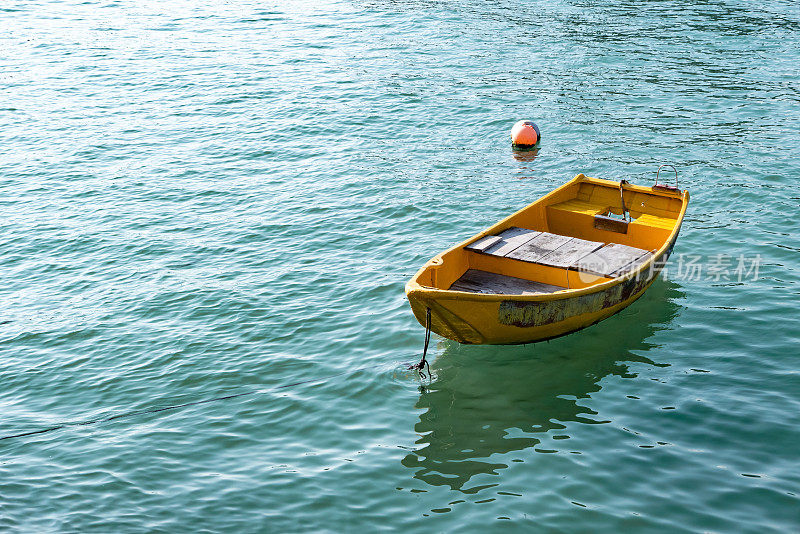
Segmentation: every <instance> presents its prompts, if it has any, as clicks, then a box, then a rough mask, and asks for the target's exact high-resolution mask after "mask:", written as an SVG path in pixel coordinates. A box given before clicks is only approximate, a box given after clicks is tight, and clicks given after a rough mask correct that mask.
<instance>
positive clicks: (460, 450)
mask: <svg viewBox="0 0 800 534" xmlns="http://www.w3.org/2000/svg"><path fill="white" fill-rule="evenodd" d="M682 296H683V293H682V292H681V291H680V290H679V289H678V286H677V284H675V283H674V282H670V281H664V280H660V279H659V280H657V281H656V282H655V283H654V284H653V286H652V288H651V289H650V292H649V293H648V294H647V295H646V296H645V297H644V298H642V299H640V300H639V301H638V302H637V303H636V304H635V305H633V306H632V307H631V308H630V309H629V310H626V311H624V312H623V313H620V314H618V315H616V316H614V317H612V318H610V319H608V320H606V321H604V322H603V323H602V324H600V325H595V326H594V327H591V328H589V329H587V330H584V331H581V332H577V333H575V334H572V335H570V336H566V337H563V338H559V339H556V340H553V341H551V342H550V343H540V344H536V345H527V346H516V347H492V346H482V347H479V346H468V345H459V344H458V343H455V342H452V341H444V342H443V344H444V345H445V346H446V348H445V350H444V352H443V353H442V354H440V355H439V356H438V357H437V359H436V361H435V363H434V365H433V366H432V367H433V369H432V370H433V373H434V377H435V380H434V382H433V383H432V384H431V386H430V387H429V388H427V389H426V390H425V391H424V392H423V393H422V394H421V396H420V399H419V401H418V402H417V404H416V407H417V408H422V409H426V411H425V412H424V413H422V414H421V415H420V421H419V423H417V424H416V425H415V428H414V430H415V431H416V432H417V433H418V434H420V435H421V437H420V439H419V440H418V441H417V445H418V448H417V449H416V450H415V451H414V452H412V453H410V454H408V455H407V456H406V457H405V458H404V459H403V460H402V463H403V465H404V466H405V467H408V468H410V469H412V470H414V471H415V473H414V478H416V479H419V480H422V481H424V482H425V483H427V484H430V485H433V486H450V488H451V489H453V490H459V491H461V492H463V493H476V492H478V491H480V490H481V489H483V488H486V487H490V486H497V483H495V484H490V485H489V486H486V485H484V486H477V487H471V488H466V487H465V485H466V484H467V483H468V482H469V481H470V479H471V478H472V477H474V476H476V475H480V474H492V475H497V474H499V473H498V472H499V471H500V470H502V469H505V468H506V467H508V465H507V464H504V463H501V462H500V461H487V459H488V458H489V457H492V456H494V455H502V454H507V453H510V452H513V451H520V450H523V449H529V448H532V447H534V446H536V445H537V444H539V443H540V440H539V439H538V438H537V437H536V434H539V433H544V432H548V431H550V430H555V429H558V430H561V429H565V428H567V425H568V423H570V422H578V423H587V424H597V423H600V422H601V421H600V420H598V419H597V418H596V417H595V416H596V415H597V413H596V412H594V411H592V410H591V409H590V408H587V407H586V406H581V405H580V404H578V401H577V400H576V399H581V398H587V397H588V396H589V395H590V394H591V393H594V392H597V391H600V389H601V386H600V381H601V379H603V378H604V377H606V376H609V375H616V376H620V377H623V378H632V377H635V376H636V375H635V374H632V373H631V371H630V369H629V367H628V365H627V364H626V363H625V362H641V363H646V364H651V365H662V366H665V365H666V364H663V363H661V364H658V363H655V362H653V361H651V360H650V359H648V358H646V357H644V356H641V355H640V354H641V353H642V352H643V351H647V350H649V349H650V348H652V347H653V346H655V345H653V344H652V343H649V342H648V341H647V339H648V338H649V337H651V336H652V335H653V334H654V333H655V332H657V331H659V330H665V329H669V328H670V324H669V323H670V322H671V321H672V319H673V318H675V316H676V315H677V313H678V310H679V309H680V306H679V305H678V304H677V303H676V302H675V300H677V299H679V298H681V297H682ZM634 351H636V352H638V353H639V354H634ZM569 397H574V398H569ZM559 434H564V432H563V431H562V432H559ZM495 459H497V458H495ZM510 460H511V458H509V461H510ZM518 461H519V460H518ZM484 480H485V479H484ZM496 482H500V481H499V480H498V481H496Z"/></svg>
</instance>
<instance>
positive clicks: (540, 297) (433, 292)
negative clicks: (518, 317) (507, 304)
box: [405, 173, 689, 303]
mask: <svg viewBox="0 0 800 534" xmlns="http://www.w3.org/2000/svg"><path fill="white" fill-rule="evenodd" d="M578 182H584V183H592V184H595V185H601V186H606V187H607V186H614V187H619V183H620V182H619V181H616V180H605V179H602V178H591V177H588V176H585V175H584V174H583V173H581V174H578V175H577V176H575V178H573V179H572V180H570V181H568V182H567V183H565V184H563V185H561V186H559V187H557V188H556V189H553V190H552V191H550V192H549V193H547V194H545V195H543V196H541V197H539V198H538V199H537V200H535V201H533V202H532V203H530V204H528V205H526V206H524V207H523V208H521V209H519V210H517V211H515V212H514V213H512V214H511V215H508V216H507V217H505V218H503V219H501V220H500V221H498V222H497V223H495V224H493V225H492V226H490V227H489V228H486V229H485V230H483V231H481V232H479V233H478V234H476V235H473V236H471V237H469V238H467V239H466V240H464V241H463V242H461V243H459V244H457V245H454V246H452V247H450V248H449V249H447V250H445V251H444V252H441V253H439V254H437V255H436V256H434V257H433V258H432V259H430V260H428V261H427V262H426V263H425V264H424V265H423V266H422V267H421V268H420V269H419V270H418V271H417V272H416V274H414V276H413V277H412V278H411V280H409V281H408V283H407V284H406V288H405V290H406V294H407V295H409V296H410V294H411V293H413V294H414V297H415V298H431V299H437V300H439V299H447V298H456V299H459V300H473V301H476V302H487V303H488V302H501V301H505V300H509V299H513V300H516V301H526V302H545V301H553V300H566V299H570V298H573V297H578V296H581V295H588V294H592V293H597V292H600V291H604V290H606V289H609V288H612V287H614V286H616V285H619V284H622V283H625V282H627V281H628V280H631V279H633V278H637V277H639V276H640V274H641V273H642V272H644V271H645V270H646V269H650V268H651V266H652V264H653V262H654V261H656V260H657V259H660V258H662V257H663V255H664V253H665V252H666V251H667V250H668V249H669V248H670V247H671V246H673V245H674V243H675V240H676V237H677V235H678V232H679V231H680V228H681V224H682V223H683V219H684V216H685V215H686V209H687V208H688V206H689V191H688V190H686V189H684V190H682V191H681V190H676V191H669V190H654V189H653V188H652V187H648V186H644V185H635V184H626V188H625V190H626V191H634V192H639V193H647V194H655V195H656V196H661V197H667V198H676V199H680V200H681V201H682V206H681V211H680V213H679V214H678V217H677V218H676V219H675V224H674V226H673V227H672V231H671V232H670V234H669V236H668V237H667V239H665V240H664V244H663V245H661V246H660V247H659V248H658V249H657V250H656V251H655V252H654V253H653V254H652V255H651V256H650V258H648V259H647V261H645V262H644V263H642V264H641V265H639V267H637V268H636V269H634V270H633V271H631V272H630V273H628V274H626V275H624V276H620V277H617V278H614V279H612V280H608V281H606V282H601V283H599V284H595V285H591V286H587V287H582V288H575V289H568V288H565V289H563V290H561V291H555V292H553V293H535V294H516V293H510V294H507V293H501V294H491V293H471V292H468V291H457V290H451V289H440V288H435V287H429V286H424V285H422V284H420V283H419V282H418V281H417V280H418V279H419V277H420V276H422V274H423V273H424V272H425V271H426V270H427V269H429V268H431V267H432V266H435V265H437V264H439V265H441V264H442V263H443V262H444V260H443V259H442V256H444V255H445V254H447V253H449V252H452V251H454V250H457V249H463V248H464V247H465V246H467V245H468V244H470V243H472V242H473V241H475V240H477V239H480V238H482V237H485V236H488V235H494V234H493V232H495V231H496V230H497V229H498V228H500V227H502V226H503V225H504V224H505V223H507V222H508V221H510V220H511V219H513V218H514V217H516V216H517V215H519V214H521V213H524V212H525V211H527V210H529V209H530V208H532V207H533V206H535V205H537V204H540V203H542V202H544V201H546V200H547V198H548V197H551V196H554V195H556V194H557V193H559V192H561V191H562V190H564V189H566V188H568V187H571V186H573V185H574V184H576V183H578Z"/></svg>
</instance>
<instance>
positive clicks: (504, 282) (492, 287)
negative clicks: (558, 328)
mask: <svg viewBox="0 0 800 534" xmlns="http://www.w3.org/2000/svg"><path fill="white" fill-rule="evenodd" d="M450 289H451V290H453V291H467V292H469V293H489V294H494V295H533V294H536V293H554V292H556V291H561V290H563V289H565V288H563V287H559V286H552V285H550V284H543V283H541V282H532V281H531V280H524V279H522V278H515V277H513V276H505V275H502V274H497V273H490V272H488V271H479V270H478V269H469V270H468V271H467V272H465V273H464V274H463V275H462V276H461V278H459V279H458V280H456V281H455V282H454V283H453V285H452V286H450Z"/></svg>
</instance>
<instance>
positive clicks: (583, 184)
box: [406, 172, 689, 359]
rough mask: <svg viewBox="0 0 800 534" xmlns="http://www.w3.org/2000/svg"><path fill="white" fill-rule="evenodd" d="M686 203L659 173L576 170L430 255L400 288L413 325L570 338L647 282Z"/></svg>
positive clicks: (456, 335)
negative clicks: (615, 177)
mask: <svg viewBox="0 0 800 534" xmlns="http://www.w3.org/2000/svg"><path fill="white" fill-rule="evenodd" d="M676 178H677V172H676ZM676 181H677V180H676ZM676 186H677V184H676ZM688 203H689V192H688V191H686V190H683V191H680V190H679V189H678V188H677V187H671V186H666V185H658V179H656V185H654V186H652V187H644V186H637V185H631V184H628V183H627V182H625V181H624V180H623V181H620V182H617V181H612V180H601V179H597V178H589V177H587V176H584V175H583V174H579V175H578V176H576V177H575V178H574V179H572V180H570V181H569V182H567V183H566V184H564V185H562V186H561V187H559V188H557V189H555V190H554V191H552V192H551V193H549V194H547V195H545V196H544V197H542V198H540V199H539V200H537V201H536V202H534V203H533V204H531V205H529V206H527V207H525V208H523V209H521V210H520V211H518V212H516V213H514V214H513V215H511V216H509V217H507V218H505V219H503V220H502V221H500V222H498V223H497V224H495V225H494V226H492V227H490V228H487V229H486V230H484V231H483V232H481V233H479V234H477V235H475V236H473V237H471V238H469V239H468V240H466V241H464V242H463V243H461V244H459V245H456V246H455V247H453V248H451V249H449V250H447V251H445V252H443V253H441V254H438V255H437V256H435V257H434V258H433V259H431V260H430V261H429V262H427V263H426V264H425V265H424V266H423V267H422V269H420V270H419V271H418V272H417V274H415V275H414V277H413V278H412V279H411V280H410V281H409V282H408V284H406V295H407V296H408V300H409V302H410V303H411V308H412V310H413V312H414V315H415V316H416V318H417V320H418V321H419V322H420V324H422V325H423V326H428V327H429V328H430V330H431V331H433V332H436V333H437V334H439V335H440V336H444V337H446V338H449V339H453V340H455V341H458V342H460V343H474V344H511V343H531V342H535V341H542V340H545V339H550V338H554V337H558V336H562V335H565V334H569V333H571V332H574V331H576V330H580V329H581V328H585V327H587V326H590V325H592V324H594V323H597V322H598V321H602V320H603V319H605V318H607V317H610V316H611V315H613V314H615V313H617V312H618V311H620V310H622V309H623V308H625V307H626V306H628V305H629V304H631V303H632V302H633V301H635V300H636V299H637V298H639V297H640V296H641V295H642V294H643V293H644V292H645V290H646V289H647V288H648V287H650V284H652V283H653V281H654V280H655V278H656V276H658V273H659V272H660V271H661V268H662V267H663V265H664V263H665V262H666V260H667V258H669V255H670V253H671V252H672V248H673V246H674V245H675V240H676V239H677V237H678V232H679V230H680V227H681V222H682V221H683V217H684V214H685V213H686V207H687V205H688ZM423 359H424V358H423Z"/></svg>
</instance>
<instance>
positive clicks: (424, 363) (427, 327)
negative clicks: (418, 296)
mask: <svg viewBox="0 0 800 534" xmlns="http://www.w3.org/2000/svg"><path fill="white" fill-rule="evenodd" d="M430 342H431V309H430V308H425V348H424V349H423V351H422V359H421V360H420V361H419V363H415V364H414V365H410V366H409V367H408V368H409V370H417V371H418V372H419V377H420V379H422V380H425V379H426V378H431V366H430V365H429V364H428V360H427V358H426V357H427V356H428V344H429V343H430ZM423 368H427V369H428V375H427V376H426V375H425V372H424V371H423V370H422V369H423Z"/></svg>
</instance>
